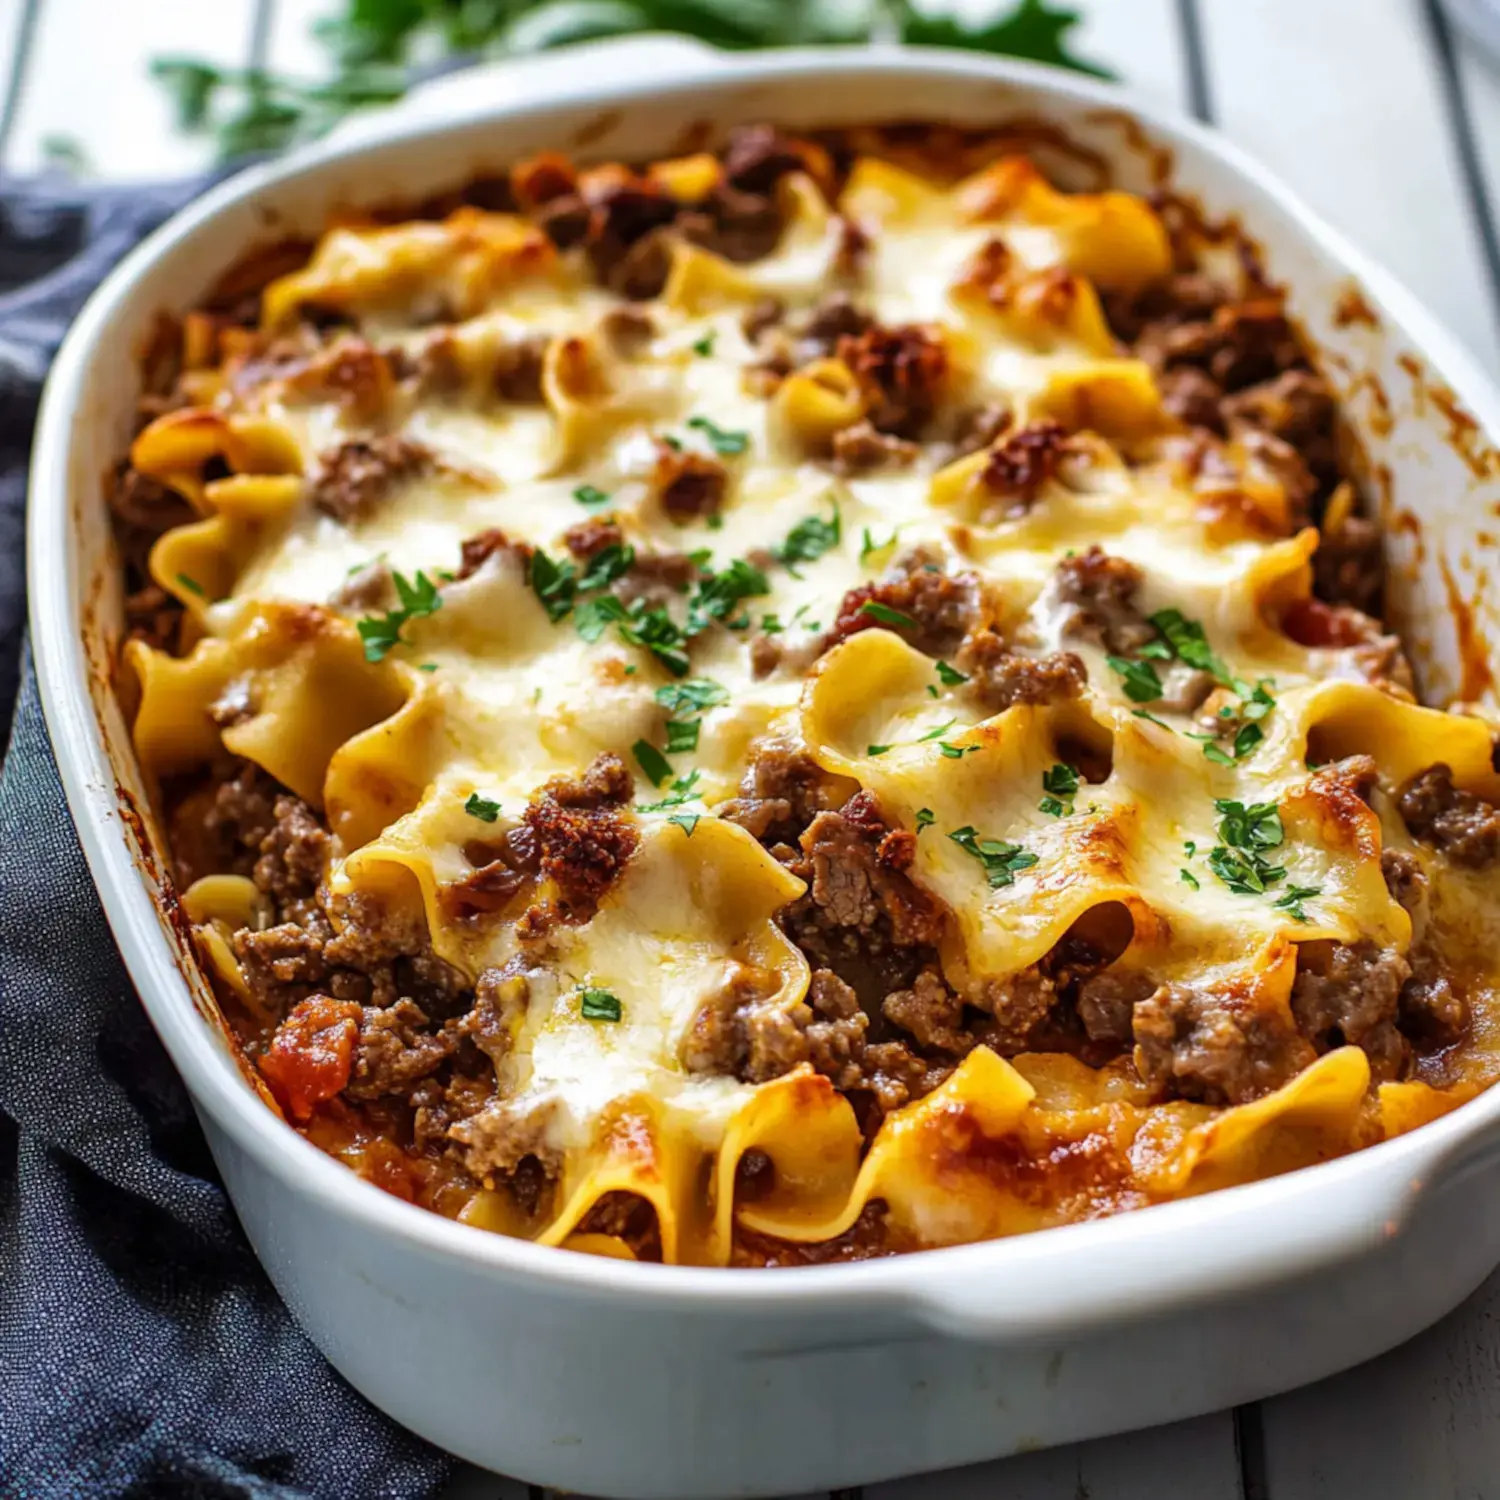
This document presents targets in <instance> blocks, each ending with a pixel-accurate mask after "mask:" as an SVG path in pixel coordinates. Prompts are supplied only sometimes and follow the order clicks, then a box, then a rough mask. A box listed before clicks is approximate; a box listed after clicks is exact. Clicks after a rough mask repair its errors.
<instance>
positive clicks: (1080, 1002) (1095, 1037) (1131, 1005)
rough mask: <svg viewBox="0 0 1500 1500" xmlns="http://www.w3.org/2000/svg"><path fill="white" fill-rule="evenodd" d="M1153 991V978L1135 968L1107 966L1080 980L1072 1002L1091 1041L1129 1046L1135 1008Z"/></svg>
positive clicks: (1114, 1045)
mask: <svg viewBox="0 0 1500 1500" xmlns="http://www.w3.org/2000/svg"><path fill="white" fill-rule="evenodd" d="M1155 992H1156V984H1155V982H1154V981H1153V980H1152V979H1150V978H1148V977H1147V976H1146V975H1145V974H1142V973H1141V972H1140V971H1139V970H1138V969H1116V968H1108V969H1104V970H1102V971H1100V972H1099V973H1097V974H1091V975H1089V976H1088V977H1087V978H1086V979H1084V980H1082V981H1081V983H1080V984H1079V985H1078V988H1077V992H1076V994H1075V997H1074V1005H1075V1007H1076V1009H1077V1012H1078V1018H1079V1020H1080V1021H1082V1022H1083V1028H1084V1031H1085V1032H1086V1033H1087V1035H1088V1038H1089V1040H1090V1041H1091V1042H1102V1043H1106V1044H1109V1045H1111V1046H1113V1047H1117V1048H1118V1047H1128V1046H1129V1045H1130V1043H1131V1040H1132V1038H1133V1036H1134V1032H1133V1030H1132V1022H1133V1020H1134V1017H1135V1008H1136V1006H1137V1005H1139V1004H1140V1003H1141V1002H1142V1001H1143V1000H1149V999H1150V998H1151V996H1152V995H1153V994H1154V993H1155Z"/></svg>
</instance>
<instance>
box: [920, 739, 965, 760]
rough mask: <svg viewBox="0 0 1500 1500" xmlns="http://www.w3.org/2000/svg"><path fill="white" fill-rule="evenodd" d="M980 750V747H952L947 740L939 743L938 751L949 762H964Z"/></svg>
mask: <svg viewBox="0 0 1500 1500" xmlns="http://www.w3.org/2000/svg"><path fill="white" fill-rule="evenodd" d="M924 738H925V736H924ZM978 748H979V746H978V745H950V744H949V743H948V741H947V740H940V741H939V742H938V749H939V750H941V751H942V753H943V754H944V755H945V756H946V757H947V758H948V759H949V760H962V759H963V758H964V756H966V755H972V754H973V753H974V752H975V751H976V750H977V749H978Z"/></svg>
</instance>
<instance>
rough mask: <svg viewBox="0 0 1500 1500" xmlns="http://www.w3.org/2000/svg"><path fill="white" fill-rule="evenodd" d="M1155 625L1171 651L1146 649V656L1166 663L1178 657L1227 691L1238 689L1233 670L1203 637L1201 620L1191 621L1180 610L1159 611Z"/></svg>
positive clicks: (1157, 643) (1153, 617) (1144, 652)
mask: <svg viewBox="0 0 1500 1500" xmlns="http://www.w3.org/2000/svg"><path fill="white" fill-rule="evenodd" d="M1151 623H1152V624H1153V625H1154V626H1155V627H1156V628H1157V629H1158V630H1159V631H1160V632H1161V633H1162V635H1163V636H1164V637H1166V640H1165V645H1166V647H1167V648H1168V650H1167V652H1166V653H1163V652H1162V651H1160V650H1159V649H1158V650H1156V651H1152V650H1151V649H1150V648H1149V647H1147V648H1143V649H1142V651H1141V655H1142V656H1145V655H1148V654H1150V655H1155V656H1160V657H1161V658H1162V660H1166V659H1167V657H1168V655H1170V656H1175V657H1176V658H1177V659H1178V660H1179V661H1183V662H1186V663H1187V664H1188V666H1190V667H1196V668H1197V669H1198V671H1200V672H1207V673H1208V674H1209V675H1210V676H1212V677H1213V678H1214V680H1215V681H1217V682H1220V683H1222V684H1223V685H1224V686H1225V687H1234V685H1235V682H1234V678H1232V677H1231V676H1230V674H1229V668H1228V667H1226V666H1225V665H1224V662H1223V660H1222V659H1221V658H1220V657H1218V656H1216V655H1215V654H1214V652H1213V649H1212V648H1211V647H1210V646H1209V644H1208V637H1207V636H1206V635H1205V634H1204V633H1203V626H1202V625H1201V624H1200V623H1199V622H1198V621H1197V620H1189V619H1188V618H1187V616H1185V615H1184V614H1183V613H1182V611H1181V610H1180V609H1159V610H1157V612H1156V613H1155V614H1154V615H1152V616H1151ZM1151 644H1152V646H1155V647H1158V648H1159V647H1160V646H1161V645H1162V644H1163V643H1162V642H1159V641H1153V642H1152V643H1151Z"/></svg>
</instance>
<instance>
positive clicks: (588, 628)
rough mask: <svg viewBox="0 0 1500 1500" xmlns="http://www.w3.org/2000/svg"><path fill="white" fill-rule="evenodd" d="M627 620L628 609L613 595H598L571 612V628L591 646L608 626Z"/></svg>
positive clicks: (586, 600) (628, 617)
mask: <svg viewBox="0 0 1500 1500" xmlns="http://www.w3.org/2000/svg"><path fill="white" fill-rule="evenodd" d="M629 619H630V611H629V609H628V608H627V607H626V606H625V605H624V604H622V603H621V602H620V600H618V599H616V598H615V596H614V595H613V594H598V595H596V596H595V597H594V598H592V599H585V600H584V601H583V602H582V603H581V604H580V605H579V606H578V608H577V609H575V610H574V611H573V628H574V630H576V631H577V632H578V634H579V635H581V636H582V637H583V639H584V640H586V641H587V642H589V644H590V645H592V644H593V643H594V642H595V641H597V640H598V639H599V637H600V636H602V635H603V634H604V632H605V630H606V629H608V627H609V626H610V625H615V624H619V623H620V622H622V621H625V620H629Z"/></svg>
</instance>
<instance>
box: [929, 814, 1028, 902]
mask: <svg viewBox="0 0 1500 1500" xmlns="http://www.w3.org/2000/svg"><path fill="white" fill-rule="evenodd" d="M948 837H949V838H950V839H952V840H953V842H954V843H955V844H957V845H958V847H959V848H960V849H962V850H963V851H964V853H965V854H970V855H972V856H973V857H974V858H975V859H977V860H978V861H979V862H980V864H981V865H983V866H984V874H985V879H986V880H988V881H989V883H990V886H991V888H992V889H994V890H999V889H1000V888H1001V887H1002V886H1007V885H1013V884H1014V883H1015V878H1016V876H1017V875H1018V874H1019V873H1020V872H1021V871H1022V870H1029V869H1030V868H1031V867H1032V865H1034V864H1036V862H1037V856H1036V855H1035V854H1033V853H1032V852H1031V850H1029V849H1027V848H1026V847H1025V846H1024V845H1021V844H1008V843H1006V842H1005V840H1004V839H989V838H982V837H981V836H980V834H979V831H978V829H976V828H973V827H970V826H966V827H963V828H955V829H954V830H953V832H952V833H950V834H949V835H948Z"/></svg>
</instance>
